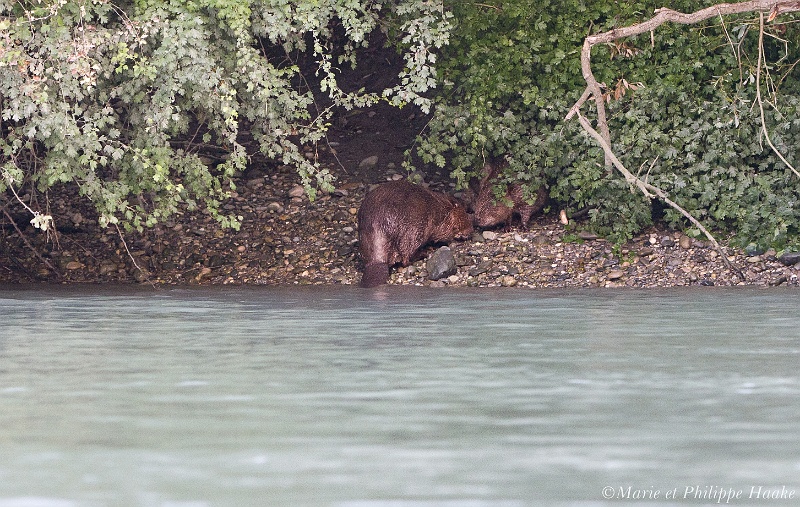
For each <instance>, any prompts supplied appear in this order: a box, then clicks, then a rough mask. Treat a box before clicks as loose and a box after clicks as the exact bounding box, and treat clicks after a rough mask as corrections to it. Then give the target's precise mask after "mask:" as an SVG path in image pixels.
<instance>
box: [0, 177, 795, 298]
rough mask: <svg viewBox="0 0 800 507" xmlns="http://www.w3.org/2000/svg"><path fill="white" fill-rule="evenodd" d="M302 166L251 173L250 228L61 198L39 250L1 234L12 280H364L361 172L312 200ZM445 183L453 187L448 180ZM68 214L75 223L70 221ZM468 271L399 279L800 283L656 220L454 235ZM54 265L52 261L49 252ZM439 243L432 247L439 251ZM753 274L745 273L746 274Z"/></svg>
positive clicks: (789, 272)
mask: <svg viewBox="0 0 800 507" xmlns="http://www.w3.org/2000/svg"><path fill="white" fill-rule="evenodd" d="M296 178H297V177H296V174H295V173H294V172H293V171H292V170H291V169H290V168H282V169H280V170H279V171H278V172H277V173H275V172H273V173H271V174H265V175H252V174H251V175H249V176H243V178H242V180H241V181H239V182H237V183H238V193H237V194H236V195H234V197H233V199H232V200H231V202H229V203H227V204H226V205H225V206H226V207H227V208H228V209H229V211H231V212H235V213H237V214H242V215H243V216H244V221H243V226H242V228H241V230H239V231H233V230H224V229H221V228H220V227H219V226H218V225H217V224H216V222H215V221H214V220H213V219H211V218H210V217H208V216H204V215H203V214H201V213H186V214H182V215H179V216H176V217H175V218H174V219H171V220H170V221H168V222H167V223H165V224H162V225H159V226H157V227H155V228H153V229H150V230H146V231H145V232H144V233H142V234H139V233H132V232H129V233H125V234H124V236H121V235H120V234H119V233H118V231H117V230H116V229H112V228H108V229H102V228H100V227H99V226H98V225H97V222H96V219H95V218H94V217H92V216H91V211H88V210H84V212H83V213H81V212H76V211H75V209H76V207H75V206H77V204H76V203H72V204H69V203H64V202H62V201H59V200H52V202H51V204H52V206H53V209H52V211H51V213H52V214H53V216H54V217H55V218H56V225H57V227H58V228H59V231H60V232H59V234H58V236H57V238H56V237H54V236H50V237H48V236H47V235H45V234H43V233H42V232H40V231H38V230H35V229H33V228H32V227H30V226H29V225H27V222H26V221H24V222H23V221H18V223H19V224H26V225H27V228H26V229H24V230H23V233H24V236H25V238H27V240H28V241H29V242H30V244H31V245H30V246H32V247H33V249H31V248H30V247H29V246H28V245H26V244H25V242H24V240H23V238H22V236H21V235H20V234H19V232H17V231H16V230H15V229H14V228H13V227H12V226H11V225H10V224H9V223H7V222H4V223H3V224H2V225H3V228H2V236H1V237H0V283H27V282H57V283H148V284H154V285H159V284H201V285H213V284H222V285H232V284H260V285H278V284H280V285H298V284H303V285H305V284H343V285H355V284H357V283H358V282H359V280H360V276H361V273H360V259H359V256H358V237H357V236H358V233H357V223H356V212H357V210H358V207H359V205H360V203H361V200H362V199H363V196H364V194H365V193H366V191H367V190H368V188H369V184H368V183H364V182H360V181H351V182H348V181H344V180H341V179H340V181H339V182H338V189H337V190H336V191H335V192H334V193H332V194H329V195H323V196H321V197H320V198H318V199H317V200H316V201H315V202H309V201H308V199H307V197H305V196H304V195H303V193H302V188H301V187H299V186H298V185H297V183H296ZM433 188H434V189H436V190H439V191H448V190H449V188H448V187H447V185H445V184H439V185H434V186H433ZM65 222H66V223H65ZM450 246H451V249H452V252H453V254H454V257H455V259H456V264H457V266H458V268H457V272H456V273H455V274H453V275H451V276H448V277H444V278H442V279H440V280H435V281H434V280H430V279H429V277H428V272H427V269H426V263H425V259H424V258H423V259H422V260H420V261H418V262H416V263H414V264H413V265H411V266H409V267H406V268H397V269H394V270H392V276H391V279H390V283H391V284H403V285H429V286H451V287H462V286H471V287H492V286H517V287H531V288H538V287H673V286H689V285H698V286H702V285H706V286H709V285H714V286H732V285H755V286H765V287H766V286H779V285H784V286H785V285H794V286H796V285H798V273H800V265H795V263H796V261H797V259H792V258H780V259H779V258H778V257H777V256H776V253H775V252H774V251H768V252H764V253H762V254H760V255H747V254H745V253H744V252H743V251H741V250H735V249H732V248H725V249H724V251H725V255H726V256H727V257H728V260H729V261H730V264H731V265H732V266H733V268H734V269H732V268H731V267H729V266H728V264H727V263H726V262H725V261H724V259H723V257H722V256H721V255H720V254H719V253H718V252H717V251H716V250H715V249H714V248H712V247H711V246H709V244H708V243H707V242H705V241H698V240H696V239H690V238H688V237H687V236H684V235H682V234H680V233H674V232H671V231H667V230H664V229H655V228H654V229H652V230H649V231H646V232H645V233H644V234H642V235H640V236H639V237H637V238H635V239H634V240H633V241H631V242H630V243H628V244H626V245H624V246H623V247H622V248H621V249H619V250H616V251H615V250H614V249H613V248H612V245H611V244H610V243H609V242H607V241H605V240H603V239H602V238H595V237H594V236H593V235H591V234H586V233H584V234H581V229H580V224H577V227H574V226H573V228H572V229H571V230H567V229H566V228H565V227H564V226H563V225H562V224H561V223H560V222H559V220H558V218H557V217H555V216H549V215H548V216H537V217H534V219H533V220H532V221H531V224H530V227H529V229H528V230H520V229H514V228H512V229H510V230H508V231H505V230H491V231H477V232H476V233H475V234H474V236H473V238H472V240H469V241H464V242H456V243H453V244H451V245H450ZM34 249H35V250H36V251H37V252H39V253H40V254H41V255H42V259H44V261H47V262H48V263H49V264H51V265H52V266H53V267H54V268H55V271H56V272H53V271H52V270H51V269H49V268H48V267H47V266H46V264H45V263H44V262H43V260H42V259H40V258H38V257H37V256H36V255H35V253H34ZM430 251H433V248H431V249H430V250H429V251H426V255H425V257H427V254H428V253H430ZM740 274H741V276H743V277H744V279H742V278H740Z"/></svg>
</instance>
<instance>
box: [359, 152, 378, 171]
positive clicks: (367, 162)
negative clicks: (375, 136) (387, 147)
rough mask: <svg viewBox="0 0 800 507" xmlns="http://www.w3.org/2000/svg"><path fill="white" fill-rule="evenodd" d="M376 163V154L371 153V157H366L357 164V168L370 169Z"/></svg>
mask: <svg viewBox="0 0 800 507" xmlns="http://www.w3.org/2000/svg"><path fill="white" fill-rule="evenodd" d="M376 165H378V156H377V155H372V156H371V157H367V158H365V159H364V160H362V161H361V162H359V164H358V168H359V169H372V168H373V167H375V166H376Z"/></svg>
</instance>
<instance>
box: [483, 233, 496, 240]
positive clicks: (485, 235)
mask: <svg viewBox="0 0 800 507" xmlns="http://www.w3.org/2000/svg"><path fill="white" fill-rule="evenodd" d="M482 236H483V239H485V240H486V241H494V240H496V239H497V233H496V232H494V231H483V234H482Z"/></svg>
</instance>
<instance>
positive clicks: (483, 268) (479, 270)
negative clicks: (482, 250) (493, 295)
mask: <svg viewBox="0 0 800 507" xmlns="http://www.w3.org/2000/svg"><path fill="white" fill-rule="evenodd" d="M492 265H493V263H492V261H483V262H481V263H480V264H478V265H477V266H475V267H473V268H472V269H470V270H469V276H478V275H482V274H484V273H486V272H487V271H489V270H490V269H492Z"/></svg>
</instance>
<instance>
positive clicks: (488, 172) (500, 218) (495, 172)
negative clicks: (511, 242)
mask: <svg viewBox="0 0 800 507" xmlns="http://www.w3.org/2000/svg"><path fill="white" fill-rule="evenodd" d="M504 167H505V165H504V164H495V163H488V164H486V165H484V166H483V171H482V175H483V177H482V178H481V181H480V183H479V185H478V189H477V191H476V192H475V194H476V197H475V201H474V204H473V209H474V212H475V217H474V219H475V225H477V226H478V227H494V226H496V225H499V224H505V225H506V226H509V225H511V219H512V218H513V216H514V214H515V213H516V214H518V215H519V216H520V220H521V222H522V227H523V228H527V227H528V222H530V220H531V216H533V214H534V213H537V212H539V211H541V210H542V208H544V205H545V203H546V202H547V197H548V194H547V189H546V188H545V187H543V186H542V187H539V190H538V191H537V192H536V201H535V202H534V203H533V204H529V203H528V202H527V201H526V200H525V192H524V189H523V186H522V184H521V183H514V184H509V185H507V187H506V194H505V196H504V197H503V198H501V199H495V196H494V185H495V183H496V181H497V178H498V177H499V175H500V173H501V172H502V171H503V169H504ZM503 201H506V202H508V201H510V202H511V204H512V206H507V205H506V203H505V202H503Z"/></svg>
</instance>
